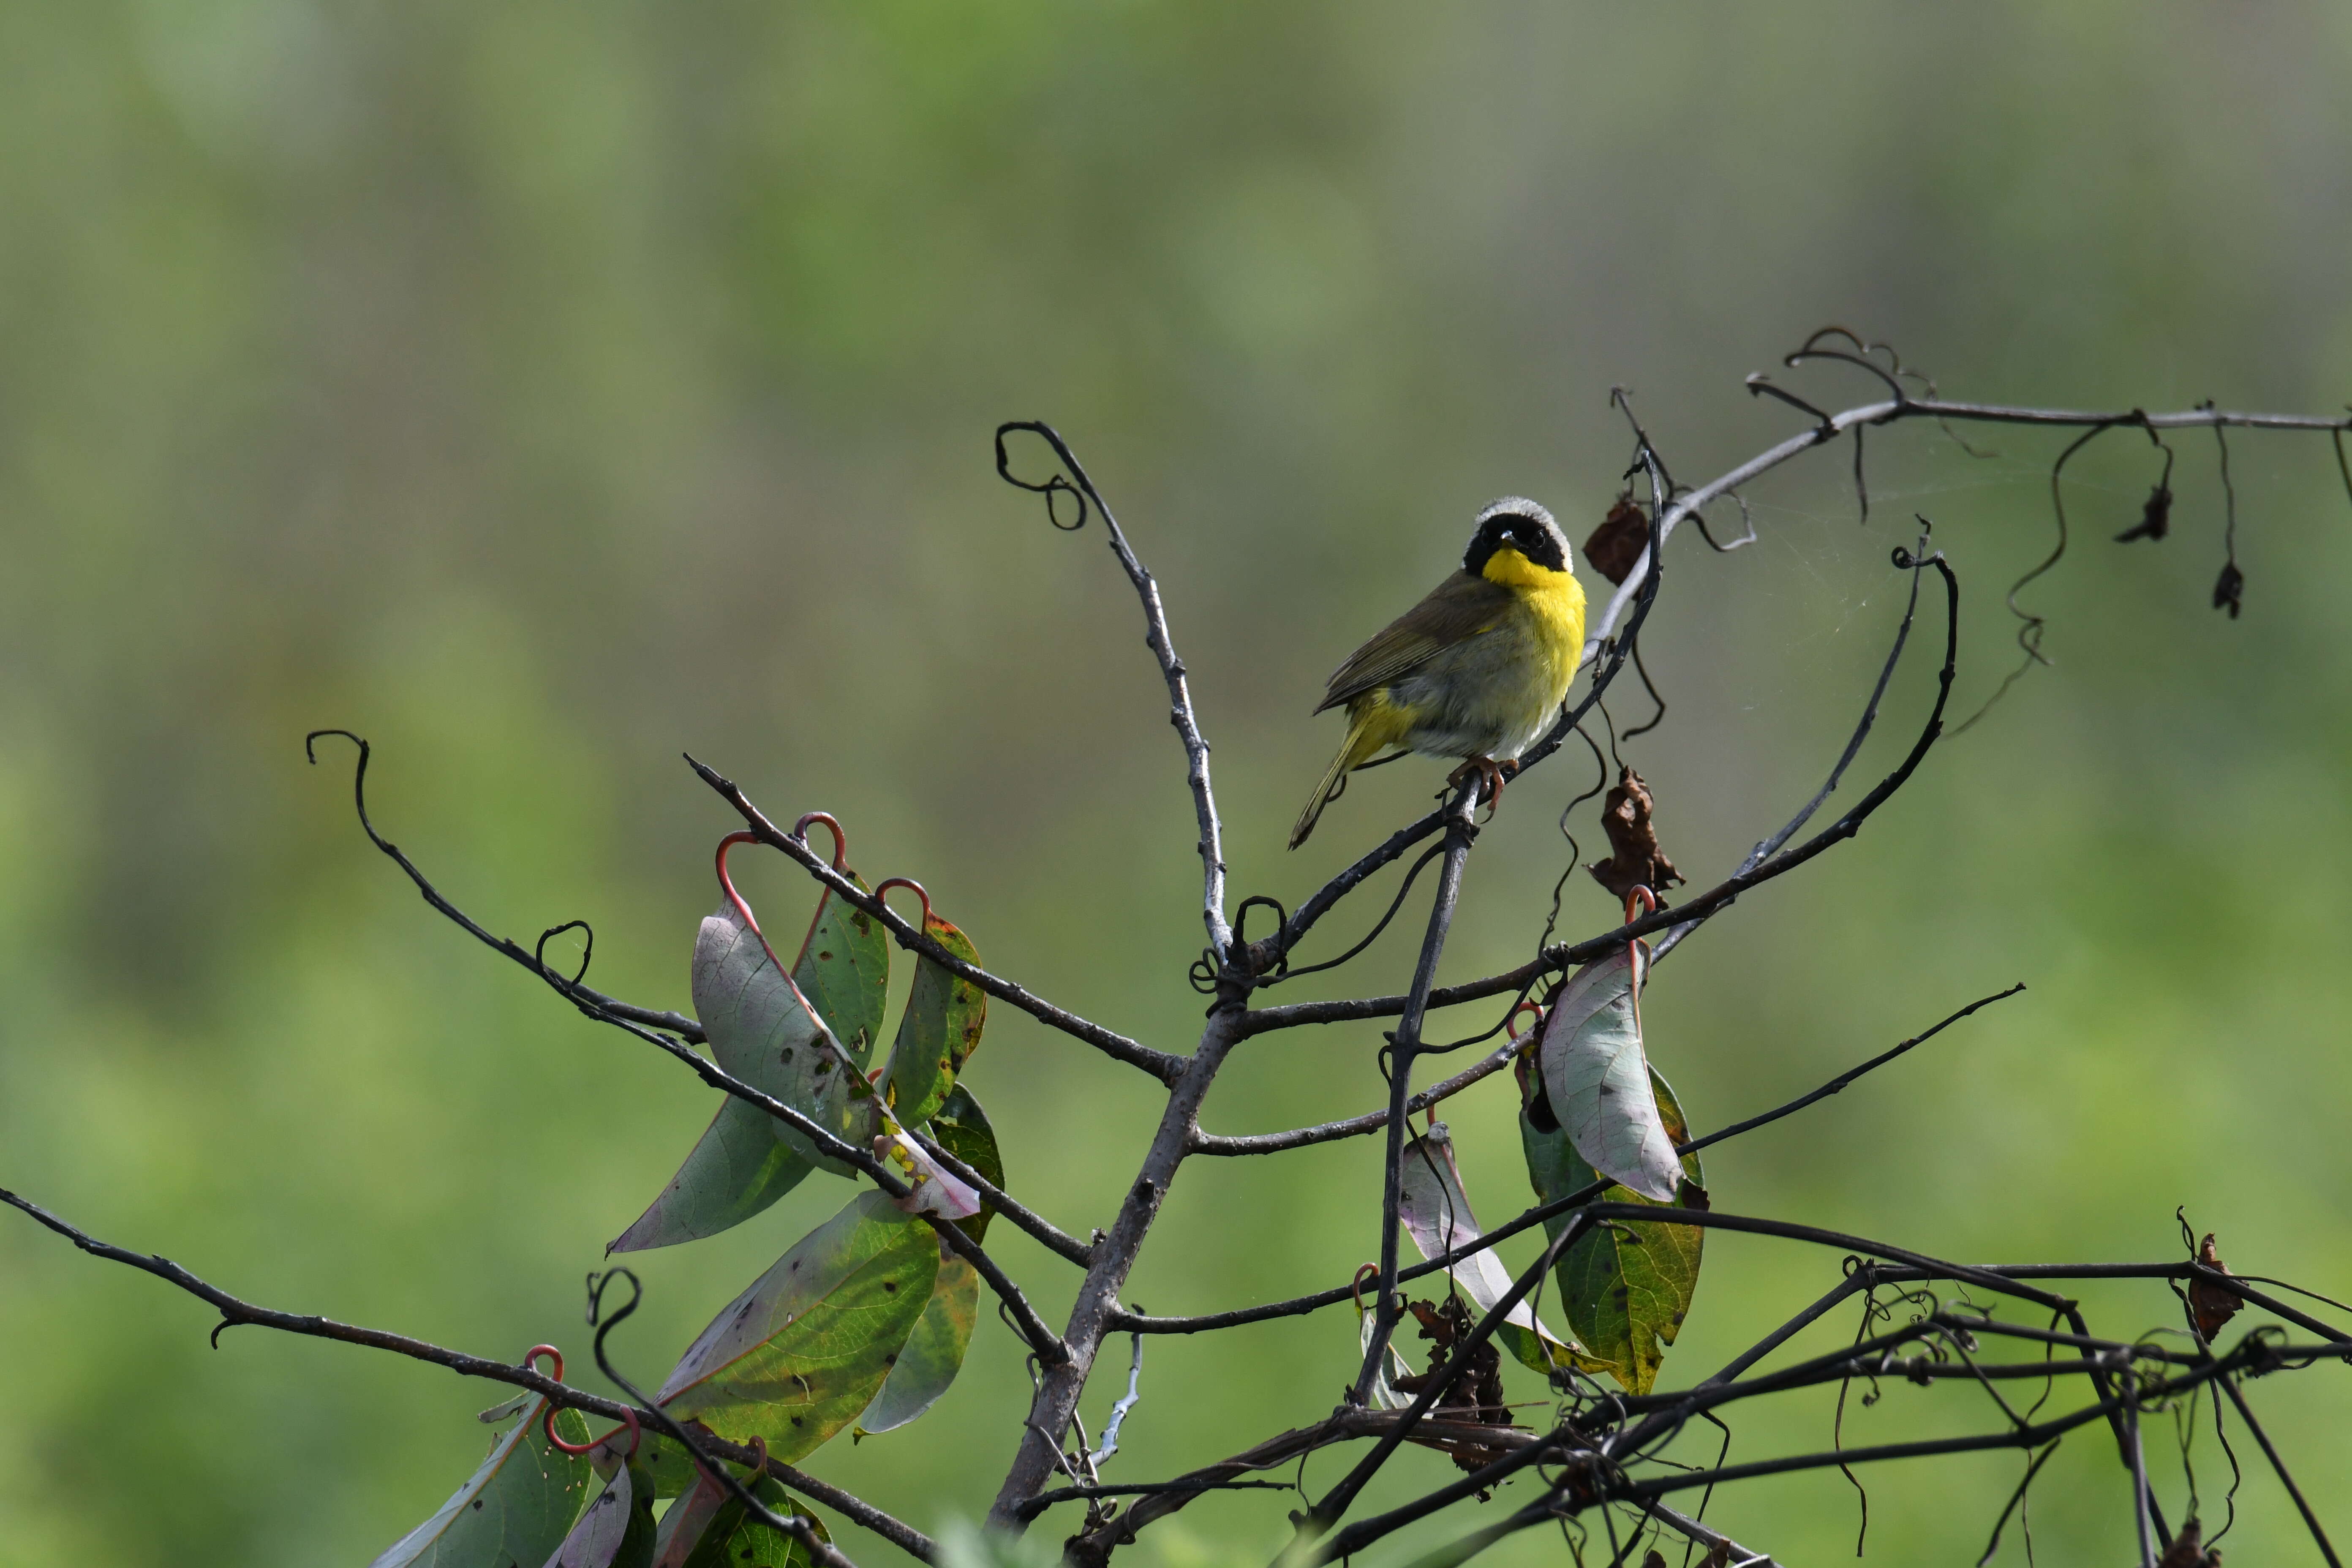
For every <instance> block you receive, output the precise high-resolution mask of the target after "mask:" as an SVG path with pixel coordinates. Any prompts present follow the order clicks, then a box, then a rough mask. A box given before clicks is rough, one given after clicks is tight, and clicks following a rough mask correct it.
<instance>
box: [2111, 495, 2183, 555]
mask: <svg viewBox="0 0 2352 1568" xmlns="http://www.w3.org/2000/svg"><path fill="white" fill-rule="evenodd" d="M2171 531H2172V487H2171V486H2169V485H2158V486H2157V487H2156V488H2155V489H2152V490H2150V491H2148V492H2147V505H2146V506H2144V507H2142V508H2141V509H2140V514H2139V521H2137V522H2136V523H2133V524H2132V525H2131V526H2130V527H2129V528H2126V529H2125V530H2124V531H2122V532H2121V533H2118V534H2116V543H2117V544H2129V543H2130V542H2132V541H2133V540H2135V539H2162V538H2163V537H2164V536H2165V535H2166V534H2168V533H2170V532H2171Z"/></svg>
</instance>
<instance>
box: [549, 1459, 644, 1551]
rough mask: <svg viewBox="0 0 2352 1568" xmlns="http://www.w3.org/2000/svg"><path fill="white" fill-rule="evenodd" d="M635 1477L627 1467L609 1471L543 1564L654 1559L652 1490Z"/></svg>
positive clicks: (633, 1470) (633, 1469)
mask: <svg viewBox="0 0 2352 1568" xmlns="http://www.w3.org/2000/svg"><path fill="white" fill-rule="evenodd" d="M638 1479H639V1478H638V1476H637V1475H636V1473H635V1468H634V1467H632V1466H628V1465H623V1466H621V1467H620V1468H617V1469H616V1470H614V1473H613V1477H612V1479H610V1480H608V1481H606V1482H605V1483H604V1489H603V1490H602V1491H599V1492H598V1493H597V1494H596V1495H595V1496H594V1497H593V1498H591V1499H590V1500H588V1506H587V1507H586V1508H585V1509H584V1510H582V1511H581V1514H580V1518H579V1520H578V1521H577V1522H575V1523H574V1524H573V1525H572V1533H571V1534H569V1535H567V1536H565V1537H564V1538H563V1544H562V1545H561V1546H559V1547H557V1548H556V1549H555V1555H554V1556H552V1557H551V1558H549V1559H548V1560H547V1568H646V1564H648V1563H651V1562H652V1561H653V1549H654V1533H655V1531H654V1494H653V1489H652V1488H650V1487H647V1486H640V1485H639V1484H638Z"/></svg>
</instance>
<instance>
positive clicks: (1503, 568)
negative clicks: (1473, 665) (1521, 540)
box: [1479, 550, 1584, 654]
mask: <svg viewBox="0 0 2352 1568" xmlns="http://www.w3.org/2000/svg"><path fill="white" fill-rule="evenodd" d="M1479 575H1480V576H1482V577H1484V578H1486V581H1487V582H1489V583H1496V584H1501V585H1502V586H1504V587H1506V588H1510V589H1514V590H1516V591H1517V594H1518V596H1519V600H1520V602H1521V603H1522V604H1524V605H1527V607H1528V609H1529V610H1531V611H1533V612H1534V613H1535V615H1536V617H1537V618H1538V621H1540V622H1541V623H1542V626H1543V631H1544V633H1545V635H1546V637H1547V639H1548V640H1551V641H1556V642H1566V643H1574V644H1575V645H1577V652H1578V653H1579V654H1581V653H1582V652H1583V651H1584V648H1583V644H1584V585H1583V584H1581V583H1579V582H1578V581H1577V580H1576V574H1575V573H1573V572H1555V571H1553V570H1552V569H1551V568H1550V567H1549V566H1538V565H1537V564H1536V563H1534V562H1532V561H1530V560H1528V558H1527V557H1526V556H1524V555H1522V554H1520V553H1519V552H1517V551H1516V550H1497V551H1496V552H1495V553H1493V554H1492V555H1489V556H1488V557H1486V568H1485V570H1484V571H1482V572H1481V573H1480V574H1479Z"/></svg>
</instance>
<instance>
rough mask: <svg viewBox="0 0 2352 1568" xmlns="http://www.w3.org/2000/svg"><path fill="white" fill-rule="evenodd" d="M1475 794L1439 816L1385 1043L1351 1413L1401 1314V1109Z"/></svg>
mask: <svg viewBox="0 0 2352 1568" xmlns="http://www.w3.org/2000/svg"><path fill="white" fill-rule="evenodd" d="M1501 787H1502V786H1501V785H1499V784H1497V785H1496V788H1497V789H1499V788H1501ZM1478 788H1479V785H1478V780H1477V779H1476V778H1475V777H1472V778H1468V779H1465V780H1464V781H1463V784H1462V786H1461V788H1460V790H1459V791H1458V792H1456V794H1455V796H1454V805H1453V807H1452V809H1451V810H1450V811H1449V812H1448V813H1447V821H1446V833H1445V860H1444V864H1443V865H1442V866H1440V867H1439V868H1438V873H1437V896H1436V898H1434V899H1433V900H1431V901H1430V908H1429V930H1428V932H1427V934H1426V935H1424V936H1423V938H1422V943H1421V957H1420V959H1419V961H1418V962H1417V963H1415V964H1414V965H1413V972H1412V990H1411V991H1409V992H1408V993H1406V995H1405V1005H1404V1016H1403V1017H1402V1018H1401V1019H1400V1020H1399V1021H1398V1024H1397V1027H1396V1032H1395V1033H1394V1034H1392V1035H1391V1036H1390V1037H1389V1049H1388V1059H1389V1113H1388V1135H1389V1136H1388V1158H1387V1162H1386V1163H1385V1165H1384V1167H1383V1175H1382V1178H1381V1293H1380V1298H1379V1300H1378V1301H1377V1302H1376V1303H1375V1305H1374V1308H1373V1315H1372V1334H1371V1339H1370V1342H1368V1343H1367V1344H1366V1346H1365V1349H1364V1363H1363V1367H1362V1369H1361V1370H1360V1371H1359V1372H1358V1373H1357V1374H1356V1386H1355V1393H1354V1394H1353V1396H1352V1402H1353V1403H1355V1404H1358V1405H1364V1404H1369V1403H1370V1398H1371V1389H1372V1385H1373V1384H1375V1383H1377V1382H1378V1381H1379V1380H1380V1373H1381V1365H1382V1364H1383V1363H1385V1362H1386V1360H1387V1357H1388V1350H1389V1337H1390V1335H1391V1334H1392V1333H1394V1332H1395V1331H1396V1325H1397V1320H1398V1319H1399V1318H1400V1317H1402V1315H1403V1311H1404V1309H1403V1307H1402V1305H1401V1304H1400V1303H1399V1302H1398V1300H1397V1295H1396V1279H1397V1231H1398V1228H1399V1227H1398V1225H1397V1209H1398V1205H1400V1204H1401V1203H1402V1201H1403V1194H1404V1144H1405V1131H1406V1128H1405V1101H1406V1100H1410V1099H1411V1098H1412V1063H1413V1058H1415V1057H1416V1056H1417V1055H1419V1054H1420V1049H1421V1026H1422V1019H1423V1016H1426V1014H1427V1012H1428V1006H1429V992H1430V987H1431V986H1432V985H1433V984H1436V981H1437V960H1438V956H1439V954H1441V953H1442V952H1444V950H1445V936H1446V932H1447V931H1451V930H1452V929H1453V926H1454V904H1455V903H1456V901H1458V900H1460V898H1461V896H1462V868H1463V867H1464V865H1465V864H1466V863H1467V862H1468V860H1469V858H1470V846H1471V844H1472V843H1473V842H1474V841H1475V839H1476V838H1477V837H1478V828H1477V825H1476V824H1475V821H1474V820H1473V818H1475V816H1476V815H1477V811H1478Z"/></svg>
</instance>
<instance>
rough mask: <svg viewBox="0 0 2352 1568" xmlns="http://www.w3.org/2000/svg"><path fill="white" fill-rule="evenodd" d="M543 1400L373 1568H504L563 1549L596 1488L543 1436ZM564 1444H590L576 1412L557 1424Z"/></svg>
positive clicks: (580, 1463) (580, 1461)
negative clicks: (452, 1493) (575, 1519)
mask: <svg viewBox="0 0 2352 1568" xmlns="http://www.w3.org/2000/svg"><path fill="white" fill-rule="evenodd" d="M546 1407H547V1404H546V1401H545V1400H543V1399H533V1400H532V1401H531V1402H530V1405H527V1406H526V1407H525V1408H524V1410H523V1413H522V1420H521V1421H520V1423H518V1424H517V1425H516V1426H514V1427H513V1428H512V1429H510V1430H509V1431H508V1432H507V1433H506V1434H505V1435H503V1436H500V1437H499V1439H498V1440H497V1441H496V1442H494V1443H492V1444H491V1445H490V1453H489V1457H488V1458H486V1459H484V1460H483V1461H482V1464H481V1468H479V1469H477V1470H476V1471H475V1472H474V1473H473V1475H472V1476H471V1477H469V1478H468V1479H467V1482H466V1484H465V1485H464V1486H462V1487H459V1488H458V1489H457V1494H456V1495H455V1496H453V1497H452V1498H450V1500H448V1501H447V1502H445V1503H443V1504H442V1505H441V1507H440V1510H439V1511H437V1512H436V1513H435V1514H434V1515H433V1517H432V1518H430V1519H428V1520H426V1521H425V1522H424V1523H423V1524H420V1525H418V1526H417V1527H416V1528H415V1530H412V1531H409V1532H408V1533H407V1534H406V1535H404V1536H402V1537H401V1538H400V1539H399V1540H398V1541H397V1542H394V1543H393V1544H392V1545H391V1546H389V1547H387V1548H386V1549H385V1550H384V1552H383V1554H382V1555H380V1556H379V1557H377V1558H376V1560H375V1562H374V1563H372V1564H371V1565H370V1568H489V1565H491V1564H496V1565H498V1568H505V1564H506V1563H509V1562H514V1563H545V1562H546V1561H547V1558H548V1554H549V1553H550V1552H553V1551H554V1550H555V1549H556V1547H557V1546H558V1545H559V1544H561V1543H562V1540H563V1537H564V1534H565V1532H566V1531H569V1530H570V1529H571V1527H572V1516H574V1515H575V1514H577V1513H578V1512H579V1511H580V1504H581V1500H582V1499H583V1496H584V1494H585V1493H586V1492H587V1490H588V1489H589V1487H590V1486H591V1485H592V1484H593V1479H594V1478H593V1475H592V1474H591V1472H590V1471H589V1468H588V1461H587V1460H586V1459H584V1458H572V1456H571V1455H569V1454H566V1453H564V1452H562V1450H561V1449H559V1448H556V1447H553V1446H552V1445H551V1444H550V1443H549V1442H548V1440H547V1435H546V1433H545V1432H544V1431H542V1430H541V1426H542V1425H543V1423H542V1422H541V1412H542V1411H544V1410H545V1409H546ZM555 1424H556V1426H557V1427H558V1428H559V1429H560V1430H561V1431H562V1434H563V1437H564V1439H565V1441H567V1442H572V1443H585V1442H586V1441H587V1440H588V1427H587V1424H586V1423H585V1422H583V1421H582V1420H581V1418H580V1413H579V1412H578V1411H576V1410H565V1411H562V1412H561V1413H560V1414H558V1415H557V1416H556V1418H555Z"/></svg>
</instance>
